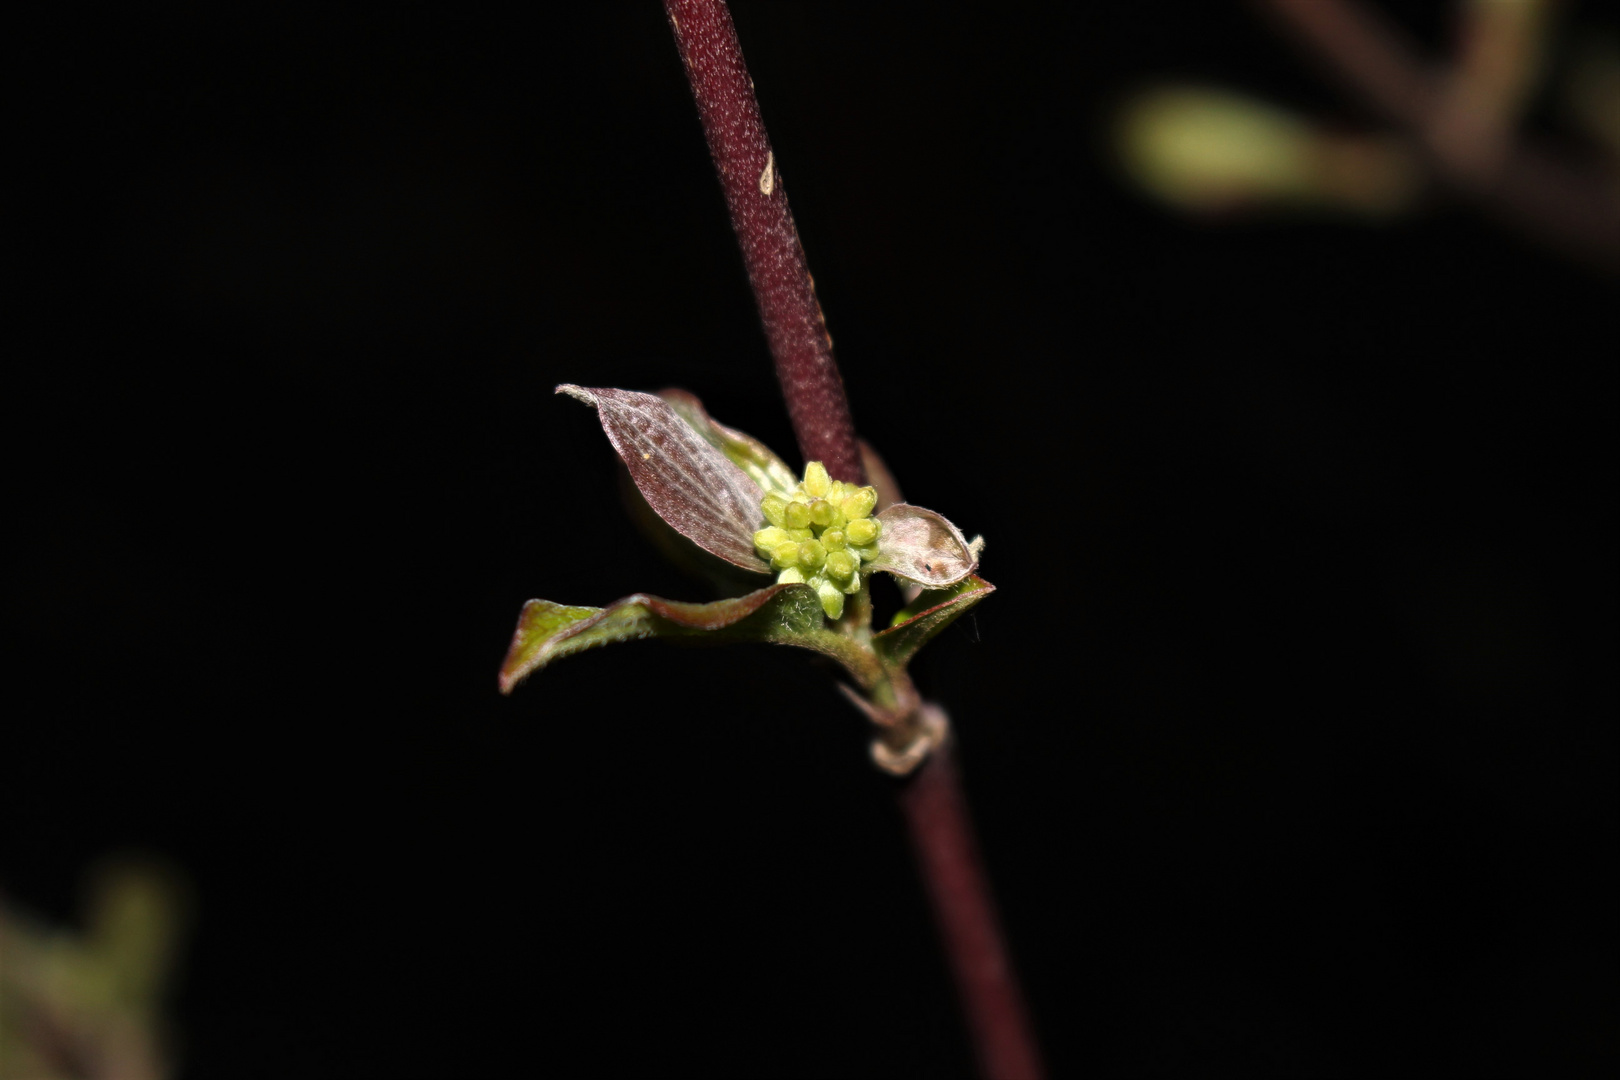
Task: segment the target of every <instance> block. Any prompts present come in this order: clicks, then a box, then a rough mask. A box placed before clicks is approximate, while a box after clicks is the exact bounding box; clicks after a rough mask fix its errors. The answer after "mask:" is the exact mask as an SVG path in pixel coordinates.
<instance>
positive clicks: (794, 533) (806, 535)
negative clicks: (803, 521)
mask: <svg viewBox="0 0 1620 1080" xmlns="http://www.w3.org/2000/svg"><path fill="white" fill-rule="evenodd" d="M815 535H816V534H815V533H813V532H811V531H810V530H809V529H788V530H787V538H788V539H789V540H791V541H793V542H794V543H795V544H802V543H804V542H805V541H806V540H811V539H814V538H815Z"/></svg>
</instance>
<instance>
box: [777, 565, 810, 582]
mask: <svg viewBox="0 0 1620 1080" xmlns="http://www.w3.org/2000/svg"><path fill="white" fill-rule="evenodd" d="M776 583H777V584H778V585H803V584H804V574H803V573H802V572H800V570H799V568H798V567H797V566H790V567H788V568H787V569H786V570H784V571H782V572H781V573H780V574H777V575H776Z"/></svg>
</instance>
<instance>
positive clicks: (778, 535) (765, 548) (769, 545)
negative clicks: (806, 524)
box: [754, 525, 788, 555]
mask: <svg viewBox="0 0 1620 1080" xmlns="http://www.w3.org/2000/svg"><path fill="white" fill-rule="evenodd" d="M787 542H788V534H787V530H786V529H779V528H777V527H776V526H775V525H772V526H770V527H769V528H767V529H761V530H759V532H757V533H755V534H754V546H755V547H756V548H758V549H759V550H760V553H761V554H762V555H769V554H770V553H771V552H773V551H775V550H776V549H777V548H779V547H781V546H782V545H783V544H785V543H787Z"/></svg>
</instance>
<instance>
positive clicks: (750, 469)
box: [658, 389, 799, 497]
mask: <svg viewBox="0 0 1620 1080" xmlns="http://www.w3.org/2000/svg"><path fill="white" fill-rule="evenodd" d="M658 396H659V397H661V398H663V399H664V401H666V402H667V403H668V404H669V407H670V408H672V409H674V410H675V413H676V415H677V416H679V417H680V418H681V419H682V420H685V421H686V422H687V423H688V424H690V425H691V427H692V430H693V431H695V432H697V433H698V434H699V435H701V436H703V440H704V441H705V442H707V443H708V444H709V445H710V446H712V447H714V448H715V449H716V450H719V451H720V452H721V453H722V454H724V455H726V457H728V458H730V459H731V462H732V464H733V465H736V466H737V467H738V468H739V469H741V470H742V471H743V472H745V473H747V474H748V476H749V478H750V479H752V480H753V481H754V483H756V484H758V485H759V486H760V488H761V489H762V490H763V491H764V492H766V493H767V494H769V493H770V492H773V491H774V492H775V493H776V494H778V495H781V496H784V497H790V496H792V494H793V489H794V488H796V487H798V485H799V478H798V477H797V476H795V475H794V474H793V470H792V469H790V468H788V467H787V465H786V464H784V463H783V461H782V459H781V458H779V457H777V456H776V455H775V454H774V453H772V452H771V448H770V447H768V446H766V445H765V444H764V443H762V442H760V441H759V440H758V439H756V438H754V437H753V436H752V435H745V434H744V433H743V432H741V431H738V430H737V429H736V428H728V427H726V426H725V425H724V424H721V423H719V422H717V421H716V420H714V418H713V417H711V416H710V415H709V413H708V410H706V409H704V407H703V402H701V401H699V400H698V397H697V395H696V394H693V393H691V392H689V391H686V390H677V389H669V390H660V391H658Z"/></svg>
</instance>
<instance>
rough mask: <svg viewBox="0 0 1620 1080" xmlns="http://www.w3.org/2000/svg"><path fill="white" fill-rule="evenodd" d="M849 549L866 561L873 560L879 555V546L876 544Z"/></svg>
mask: <svg viewBox="0 0 1620 1080" xmlns="http://www.w3.org/2000/svg"><path fill="white" fill-rule="evenodd" d="M849 550H850V551H852V552H853V553H855V554H856V555H859V556H860V557H861V558H862V560H864V561H866V562H871V561H872V560H873V559H875V558H877V557H878V546H877V545H876V544H873V545H872V546H870V547H852V548H850V549H849Z"/></svg>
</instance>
